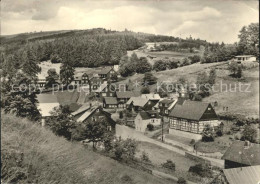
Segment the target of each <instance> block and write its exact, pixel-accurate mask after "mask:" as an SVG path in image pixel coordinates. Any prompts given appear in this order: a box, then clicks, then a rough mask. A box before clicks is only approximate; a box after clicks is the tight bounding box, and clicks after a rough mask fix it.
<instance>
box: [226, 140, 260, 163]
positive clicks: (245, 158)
mask: <svg viewBox="0 0 260 184" xmlns="http://www.w3.org/2000/svg"><path fill="white" fill-rule="evenodd" d="M245 143H246V142H244V141H234V142H233V144H232V145H231V146H230V147H229V148H228V149H227V151H226V152H225V154H224V155H223V157H222V159H224V160H230V161H233V162H237V163H241V164H245V165H260V156H259V155H260V144H254V143H250V145H249V146H248V147H246V146H245Z"/></svg>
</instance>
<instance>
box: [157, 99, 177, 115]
mask: <svg viewBox="0 0 260 184" xmlns="http://www.w3.org/2000/svg"><path fill="white" fill-rule="evenodd" d="M176 103H177V99H175V100H173V99H163V100H161V101H159V110H160V115H161V116H169V113H170V111H171V110H172V109H173V107H174V105H175V104H176Z"/></svg>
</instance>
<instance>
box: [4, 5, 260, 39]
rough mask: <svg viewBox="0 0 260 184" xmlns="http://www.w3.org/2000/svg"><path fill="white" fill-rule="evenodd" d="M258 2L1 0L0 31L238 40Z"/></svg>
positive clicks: (256, 14)
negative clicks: (110, 32) (98, 31)
mask: <svg viewBox="0 0 260 184" xmlns="http://www.w3.org/2000/svg"><path fill="white" fill-rule="evenodd" d="M258 3H259V1H257V0H256V1H253V0H251V1H250V0H247V1H231V0H186V1H184V0H179V1H176V0H172V1H170V0H150V1H149V0H138V1H137V0H124V1H122V0H2V2H1V34H2V35H10V34H17V33H24V32H34V31H54V30H71V29H73V30H74V29H90V28H97V27H99V28H100V27H102V28H106V29H112V30H118V31H122V30H124V29H125V28H126V29H128V30H132V31H135V32H145V33H153V34H160V35H169V36H175V37H181V38H186V37H189V36H190V35H191V36H192V37H193V38H200V39H203V40H207V41H210V42H222V41H223V42H225V43H234V42H236V41H238V37H237V36H238V34H239V30H241V28H242V27H243V26H245V25H249V24H250V23H253V22H254V23H255V22H259V4H258Z"/></svg>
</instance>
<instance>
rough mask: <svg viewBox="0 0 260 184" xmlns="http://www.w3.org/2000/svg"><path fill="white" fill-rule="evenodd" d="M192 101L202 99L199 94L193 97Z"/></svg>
mask: <svg viewBox="0 0 260 184" xmlns="http://www.w3.org/2000/svg"><path fill="white" fill-rule="evenodd" d="M194 101H202V97H201V95H199V94H195V95H194Z"/></svg>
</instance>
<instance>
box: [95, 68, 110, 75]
mask: <svg viewBox="0 0 260 184" xmlns="http://www.w3.org/2000/svg"><path fill="white" fill-rule="evenodd" d="M112 69H113V68H110V67H108V68H104V69H102V70H101V71H99V72H98V74H108V73H109V72H110V71H111V70H112Z"/></svg>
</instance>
